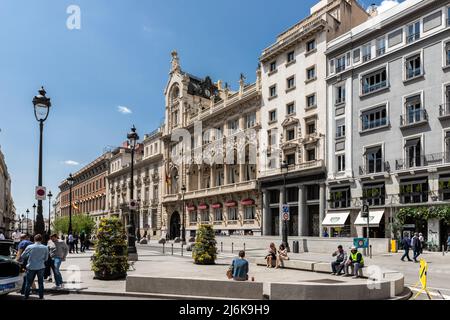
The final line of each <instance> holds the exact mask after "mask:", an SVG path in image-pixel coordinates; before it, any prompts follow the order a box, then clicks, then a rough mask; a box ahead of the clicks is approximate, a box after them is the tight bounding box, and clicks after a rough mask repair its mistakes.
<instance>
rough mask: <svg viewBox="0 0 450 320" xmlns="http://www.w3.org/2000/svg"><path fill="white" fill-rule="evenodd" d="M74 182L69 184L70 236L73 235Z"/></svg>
mask: <svg viewBox="0 0 450 320" xmlns="http://www.w3.org/2000/svg"><path fill="white" fill-rule="evenodd" d="M72 231H73V230H72V182H69V230H68V234H71V233H72Z"/></svg>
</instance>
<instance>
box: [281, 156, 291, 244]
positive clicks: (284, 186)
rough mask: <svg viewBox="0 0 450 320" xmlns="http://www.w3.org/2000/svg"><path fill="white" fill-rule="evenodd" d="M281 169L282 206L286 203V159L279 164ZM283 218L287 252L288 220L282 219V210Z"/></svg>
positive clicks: (284, 240) (287, 167)
mask: <svg viewBox="0 0 450 320" xmlns="http://www.w3.org/2000/svg"><path fill="white" fill-rule="evenodd" d="M283 169H286V172H284V171H283ZM281 170H282V171H283V206H284V205H286V204H287V199H286V174H287V173H288V172H289V165H288V164H287V162H286V160H284V161H283V163H282V164H281ZM280 214H281V215H282V218H283V239H282V242H283V245H284V246H285V247H286V249H287V251H288V252H289V251H290V250H289V242H288V233H289V230H288V221H287V220H286V219H284V217H283V212H281V213H280Z"/></svg>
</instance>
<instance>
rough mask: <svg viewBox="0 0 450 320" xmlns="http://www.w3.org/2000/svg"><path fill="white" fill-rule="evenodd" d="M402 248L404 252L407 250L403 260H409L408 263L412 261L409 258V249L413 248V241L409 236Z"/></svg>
mask: <svg viewBox="0 0 450 320" xmlns="http://www.w3.org/2000/svg"><path fill="white" fill-rule="evenodd" d="M402 246H403V250H405V253H404V254H403V256H402V258H401V260H402V261H405V258H408V261H412V259H411V258H410V257H409V249H410V248H411V239H409V237H408V235H407V234H406V235H405V237H404V238H403V240H402Z"/></svg>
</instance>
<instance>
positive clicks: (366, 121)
mask: <svg viewBox="0 0 450 320" xmlns="http://www.w3.org/2000/svg"><path fill="white" fill-rule="evenodd" d="M361 120H362V131H364V130H369V129H374V128H379V127H383V126H386V125H387V111H386V106H385V105H384V106H381V107H378V108H375V109H371V110H368V111H364V112H363V113H362V115H361Z"/></svg>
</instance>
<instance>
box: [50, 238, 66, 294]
mask: <svg viewBox="0 0 450 320" xmlns="http://www.w3.org/2000/svg"><path fill="white" fill-rule="evenodd" d="M50 239H51V241H50V242H49V244H48V248H49V251H50V257H51V259H52V262H53V267H54V268H53V274H54V275H55V284H56V287H55V289H62V287H63V279H62V275H61V271H60V270H59V269H60V267H61V263H62V262H63V261H66V257H67V254H68V253H69V248H68V247H67V244H66V243H65V242H64V241H63V240H60V239H59V238H58V235H57V234H52V235H51V237H50Z"/></svg>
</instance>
